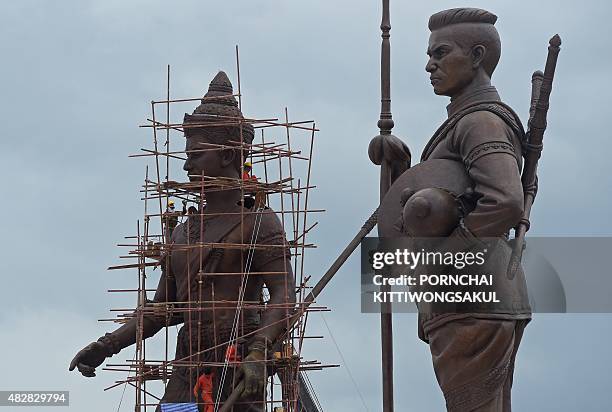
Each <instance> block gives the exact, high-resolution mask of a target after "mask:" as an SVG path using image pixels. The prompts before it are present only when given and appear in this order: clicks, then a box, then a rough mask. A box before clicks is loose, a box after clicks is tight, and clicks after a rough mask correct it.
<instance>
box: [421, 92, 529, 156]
mask: <svg viewBox="0 0 612 412" xmlns="http://www.w3.org/2000/svg"><path fill="white" fill-rule="evenodd" d="M479 111H488V112H491V113H494V114H496V115H497V116H499V117H500V118H501V119H502V120H503V121H504V122H505V123H506V124H507V125H508V126H510V127H511V128H512V129H513V130H514V132H515V133H517V135H518V136H520V137H521V140H522V139H523V136H524V134H525V132H524V131H523V128H522V125H521V124H520V121H518V117H517V116H516V114H515V113H514V112H513V111H512V109H510V108H509V107H508V106H506V105H505V104H503V103H502V102H498V101H491V102H480V103H476V104H474V105H471V106H468V107H466V108H464V109H462V110H461V111H459V112H457V113H455V114H454V115H453V116H451V117H449V118H448V119H447V120H446V121H445V122H444V123H442V125H441V126H440V127H439V128H438V130H436V132H435V133H434V135H433V136H432V138H431V139H429V142H427V144H426V145H425V148H424V149H423V153H422V155H421V161H422V162H424V161H425V160H428V159H433V158H452V156H453V155H455V156H458V153H456V151H452V150H445V149H443V148H442V146H441V145H442V144H444V143H447V137H448V136H449V135H450V134H451V133H452V131H453V130H454V129H455V128H456V127H457V124H458V123H459V121H460V120H461V119H462V118H463V117H465V116H466V115H468V114H470V113H474V112H479ZM459 160H460V159H459Z"/></svg>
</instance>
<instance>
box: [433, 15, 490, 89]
mask: <svg viewBox="0 0 612 412" xmlns="http://www.w3.org/2000/svg"><path fill="white" fill-rule="evenodd" d="M496 21H497V16H496V15H495V14H493V13H491V12H490V11H486V10H483V9H474V8H459V9H449V10H443V11H440V12H438V13H436V14H434V15H433V16H431V17H430V18H429V30H431V31H432V32H433V31H436V30H439V29H442V28H444V27H447V26H452V25H455V24H457V25H459V27H460V28H458V29H457V30H456V32H455V36H456V41H457V43H458V44H460V45H461V46H462V47H463V48H464V50H466V51H467V50H469V49H470V48H471V47H472V46H474V45H475V44H481V45H483V46H485V47H486V49H487V53H486V56H485V59H484V60H483V62H482V67H483V68H484V70H485V71H486V72H487V74H488V75H489V77H490V76H492V75H493V72H494V71H495V67H497V63H498V62H499V58H500V56H501V41H500V39H499V33H497V29H496V28H495V22H496Z"/></svg>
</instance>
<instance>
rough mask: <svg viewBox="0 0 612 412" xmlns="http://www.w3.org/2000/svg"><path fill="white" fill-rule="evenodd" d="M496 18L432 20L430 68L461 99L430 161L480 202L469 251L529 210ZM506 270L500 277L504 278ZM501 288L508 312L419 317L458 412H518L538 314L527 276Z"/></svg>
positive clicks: (475, 205)
mask: <svg viewBox="0 0 612 412" xmlns="http://www.w3.org/2000/svg"><path fill="white" fill-rule="evenodd" d="M496 20H497V17H496V16H495V15H494V14H492V13H490V12H488V11H485V10H480V9H469V8H461V9H451V10H445V11H441V12H439V13H436V14H434V15H433V16H431V18H430V20H429V29H430V30H431V35H430V37H429V45H428V48H427V54H428V55H429V61H428V62H427V65H426V67H425V70H426V71H427V72H428V73H430V80H431V84H432V86H433V89H434V93H436V94H437V95H443V96H449V97H450V99H451V102H450V104H449V105H448V106H447V112H448V120H447V122H446V123H445V125H444V126H442V127H441V128H440V129H438V133H437V134H436V135H434V137H433V138H432V139H431V140H430V141H429V143H428V144H427V146H426V147H425V149H424V151H423V154H422V158H421V160H422V161H427V160H430V159H448V160H454V161H457V162H460V163H461V164H463V166H464V168H465V171H466V172H467V175H468V176H469V178H470V180H471V182H472V189H473V195H474V196H473V197H472V199H473V201H472V204H471V205H470V206H469V208H468V210H467V211H469V212H468V213H466V214H465V215H464V216H463V217H462V219H461V223H460V225H459V226H457V228H456V229H454V231H453V233H451V236H454V237H456V238H457V239H462V240H464V241H465V244H466V245H470V244H472V241H473V240H474V238H476V239H477V238H484V237H488V238H494V237H507V236H508V232H509V231H510V229H512V228H514V227H515V226H516V225H517V224H518V223H519V220H520V218H521V217H522V212H523V187H522V184H521V166H522V157H521V154H522V152H521V144H522V141H523V138H524V132H523V129H522V126H521V122H520V120H519V118H518V116H517V115H516V113H514V111H513V110H512V109H510V108H509V107H508V106H507V105H505V104H504V103H502V102H501V99H500V97H499V94H498V93H497V90H496V89H495V87H494V86H492V85H491V76H492V75H493V72H494V70H495V67H496V66H497V63H498V61H499V58H500V54H501V42H500V39H499V34H498V33H497V30H496V29H495V26H494V24H495V22H496ZM470 209H471V210H470ZM507 249H508V250H507V253H506V255H507V256H509V250H510V247H509V246H508V247H507ZM506 262H507V260H506ZM506 264H507V263H506ZM502 266H503V265H502ZM505 273H506V272H505V271H504V270H499V271H496V275H497V277H498V278H502V277H503V275H505ZM500 275H501V276H500ZM496 282H497V284H496V287H497V288H498V289H500V290H499V292H500V296H503V297H506V296H512V298H513V300H514V301H515V305H514V307H513V308H512V309H511V310H507V311H506V312H505V313H495V312H493V313H462V314H457V313H455V314H452V313H446V314H438V315H436V314H422V315H420V317H419V324H420V335H421V338H422V339H424V340H425V341H426V342H428V343H429V346H430V350H431V354H432V358H433V364H434V369H435V372H436V377H437V379H438V383H439V384H440V387H441V389H442V391H443V392H444V396H445V399H446V405H447V409H448V410H449V411H462V412H467V411H479V412H485V411H491V412H492V411H510V390H511V387H512V377H513V372H514V360H515V357H516V353H517V350H518V347H519V343H520V341H521V337H522V335H523V329H524V328H525V326H526V324H527V322H528V321H529V319H530V317H531V310H530V307H529V302H528V298H527V291H526V285H525V279H524V276H523V275H522V273H521V274H519V275H518V276H516V277H515V278H514V279H513V280H508V279H505V278H503V279H496ZM501 289H503V290H501Z"/></svg>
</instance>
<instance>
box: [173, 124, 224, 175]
mask: <svg viewBox="0 0 612 412" xmlns="http://www.w3.org/2000/svg"><path fill="white" fill-rule="evenodd" d="M185 140H186V144H185V151H186V152H187V160H185V164H184V165H183V170H184V171H186V172H187V175H188V177H189V180H190V181H192V182H198V181H200V180H201V179H202V175H204V176H210V177H217V176H223V175H224V165H225V166H227V165H226V164H225V163H226V162H224V159H223V154H222V151H221V150H219V148H218V146H217V145H214V144H211V142H209V141H208V140H206V139H205V138H204V137H203V136H199V135H195V136H192V137H188V138H187V139H185Z"/></svg>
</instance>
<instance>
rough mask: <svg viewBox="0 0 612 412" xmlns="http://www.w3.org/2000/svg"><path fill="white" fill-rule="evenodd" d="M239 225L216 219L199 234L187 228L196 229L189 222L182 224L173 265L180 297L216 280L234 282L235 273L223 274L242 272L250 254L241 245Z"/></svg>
mask: <svg viewBox="0 0 612 412" xmlns="http://www.w3.org/2000/svg"><path fill="white" fill-rule="evenodd" d="M239 226H240V225H239V224H238V225H236V224H235V223H232V222H227V221H220V222H214V221H212V222H209V223H208V224H205V225H204V227H203V229H202V230H201V231H200V233H199V235H196V236H194V231H193V230H192V231H188V230H187V229H193V228H191V227H189V228H188V227H187V225H186V224H184V225H182V227H179V229H178V233H177V234H176V235H175V238H174V244H173V246H172V252H171V268H172V272H173V274H174V277H175V281H176V287H177V298H179V300H184V299H185V298H186V297H187V296H189V294H190V293H191V294H192V293H194V290H196V289H198V288H199V287H200V286H204V287H208V286H209V285H210V283H211V282H212V280H213V279H214V280H215V282H216V284H218V285H221V284H225V283H228V282H230V283H231V279H232V278H233V277H235V276H231V275H227V276H219V274H223V273H228V274H231V273H239V272H240V271H241V268H242V264H241V263H242V262H243V261H245V260H246V256H245V253H244V249H242V248H240V242H241V241H240V230H239ZM200 237H201V239H202V241H200V240H199V239H200ZM200 281H202V283H200Z"/></svg>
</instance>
